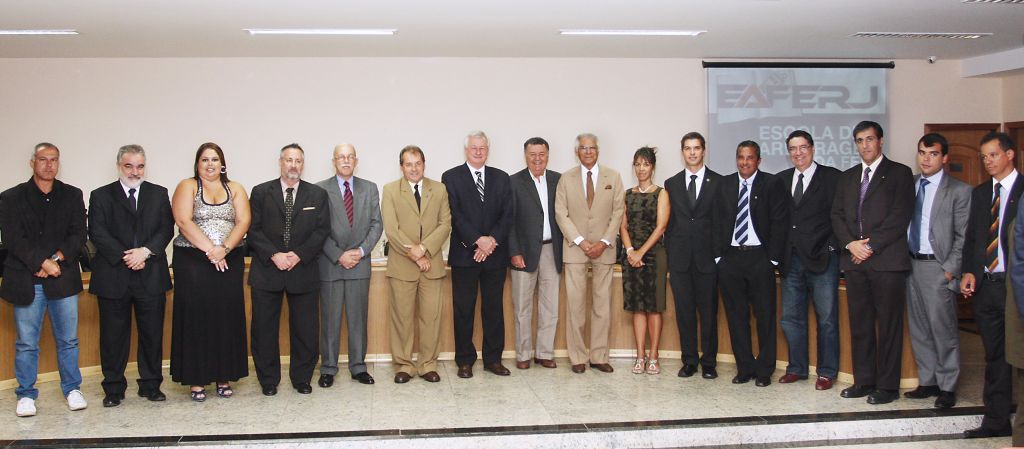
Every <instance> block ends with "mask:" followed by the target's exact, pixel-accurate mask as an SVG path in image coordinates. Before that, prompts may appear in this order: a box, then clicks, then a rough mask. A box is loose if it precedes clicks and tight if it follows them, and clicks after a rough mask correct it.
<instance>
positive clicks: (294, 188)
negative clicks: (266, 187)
mask: <svg viewBox="0 0 1024 449" xmlns="http://www.w3.org/2000/svg"><path fill="white" fill-rule="evenodd" d="M299 184H302V183H301V182H299V181H295V185H294V186H290V185H288V184H286V183H285V182H284V178H281V198H284V199H285V201H287V200H288V189H289V188H290V189H292V201H293V202H294V201H295V195H298V194H299Z"/></svg>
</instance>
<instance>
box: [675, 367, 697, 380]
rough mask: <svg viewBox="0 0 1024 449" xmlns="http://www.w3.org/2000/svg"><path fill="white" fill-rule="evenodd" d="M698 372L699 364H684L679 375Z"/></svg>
mask: <svg viewBox="0 0 1024 449" xmlns="http://www.w3.org/2000/svg"><path fill="white" fill-rule="evenodd" d="M696 372H697V365H683V367H682V368H680V369H679V374H677V375H678V376H679V377H690V376H692V375H693V374H694V373H696Z"/></svg>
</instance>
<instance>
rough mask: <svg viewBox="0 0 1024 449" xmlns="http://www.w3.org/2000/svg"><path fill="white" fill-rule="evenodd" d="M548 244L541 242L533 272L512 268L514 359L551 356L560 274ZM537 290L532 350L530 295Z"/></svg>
mask: <svg viewBox="0 0 1024 449" xmlns="http://www.w3.org/2000/svg"><path fill="white" fill-rule="evenodd" d="M551 245H552V244H551V243H548V244H546V245H543V246H541V249H540V262H539V263H538V265H537V269H536V270H534V272H533V273H529V272H526V271H519V270H512V307H513V311H514V313H515V320H516V361H519V362H522V361H528V360H530V359H533V358H534V357H536V358H539V359H546V360H551V359H553V358H554V356H555V332H556V331H557V330H558V294H559V283H560V282H561V277H562V276H561V275H560V274H559V273H558V269H557V267H555V252H554V250H553V249H552V246H551ZM534 292H536V294H537V340H536V352H534V340H533V295H534Z"/></svg>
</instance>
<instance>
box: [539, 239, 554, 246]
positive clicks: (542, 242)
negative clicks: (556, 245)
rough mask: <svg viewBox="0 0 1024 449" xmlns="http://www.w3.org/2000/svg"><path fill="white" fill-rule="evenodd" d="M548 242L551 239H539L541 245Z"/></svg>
mask: <svg viewBox="0 0 1024 449" xmlns="http://www.w3.org/2000/svg"><path fill="white" fill-rule="evenodd" d="M549 243H551V239H547V240H541V241H540V244H541V245H547V244H549Z"/></svg>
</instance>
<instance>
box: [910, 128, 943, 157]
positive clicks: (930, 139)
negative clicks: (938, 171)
mask: <svg viewBox="0 0 1024 449" xmlns="http://www.w3.org/2000/svg"><path fill="white" fill-rule="evenodd" d="M935 144H939V147H940V148H942V155H943V156H945V155H947V154H949V142H947V141H946V138H945V137H942V134H939V133H928V134H925V135H924V136H922V137H921V140H918V141H917V147H918V148H920V147H921V145H924V147H925V148H929V147H933V146H935Z"/></svg>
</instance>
